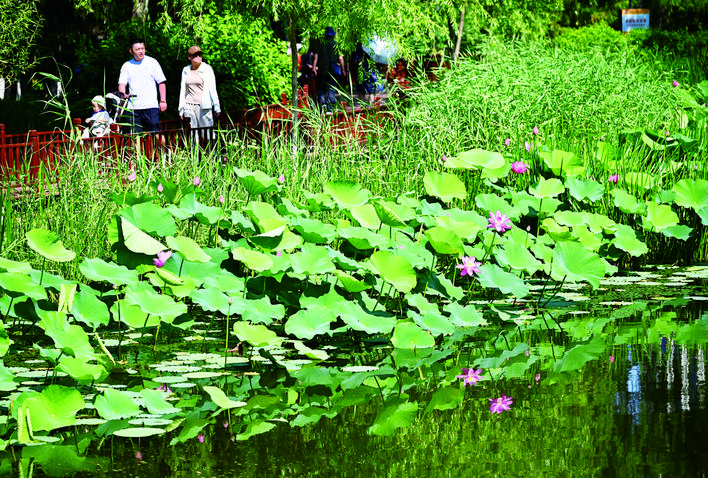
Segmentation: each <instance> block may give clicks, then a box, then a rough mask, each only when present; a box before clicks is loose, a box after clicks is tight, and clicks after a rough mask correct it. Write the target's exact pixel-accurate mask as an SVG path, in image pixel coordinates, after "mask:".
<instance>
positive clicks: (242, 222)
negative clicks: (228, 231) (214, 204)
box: [231, 211, 258, 234]
mask: <svg viewBox="0 0 708 478" xmlns="http://www.w3.org/2000/svg"><path fill="white" fill-rule="evenodd" d="M231 224H233V225H234V226H237V227H239V228H240V229H241V230H242V231H244V232H248V233H250V234H255V233H256V232H258V231H257V230H256V226H255V225H254V224H253V223H252V222H251V220H250V219H248V218H247V217H246V216H244V215H243V214H242V213H241V212H240V211H231Z"/></svg>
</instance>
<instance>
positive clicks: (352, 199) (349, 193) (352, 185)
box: [324, 180, 371, 209]
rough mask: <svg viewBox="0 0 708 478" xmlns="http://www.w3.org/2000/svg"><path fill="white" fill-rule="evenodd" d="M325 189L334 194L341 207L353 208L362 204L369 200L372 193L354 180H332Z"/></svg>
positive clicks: (333, 196)
mask: <svg viewBox="0 0 708 478" xmlns="http://www.w3.org/2000/svg"><path fill="white" fill-rule="evenodd" d="M324 191H325V192H326V193H327V194H329V195H330V196H332V199H334V201H335V202H336V203H337V205H338V206H339V208H340V209H351V208H353V207H357V206H362V205H364V204H366V203H367V202H368V201H369V197H370V196H371V193H370V192H369V191H367V190H366V189H363V188H362V187H361V185H360V184H359V183H357V182H354V181H347V180H339V181H330V182H328V183H327V184H325V186H324Z"/></svg>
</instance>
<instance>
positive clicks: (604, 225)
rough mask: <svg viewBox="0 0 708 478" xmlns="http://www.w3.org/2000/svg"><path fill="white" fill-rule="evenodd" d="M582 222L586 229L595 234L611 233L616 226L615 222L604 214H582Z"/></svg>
mask: <svg viewBox="0 0 708 478" xmlns="http://www.w3.org/2000/svg"><path fill="white" fill-rule="evenodd" d="M583 220H584V223H585V224H586V225H587V226H588V228H590V230H591V231H592V232H594V233H596V234H601V233H604V232H608V233H609V232H613V231H614V230H615V226H616V225H617V223H616V222H615V221H613V220H612V219H610V218H609V217H607V216H605V215H604V214H596V213H591V212H587V211H585V212H583Z"/></svg>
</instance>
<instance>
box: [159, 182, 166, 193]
mask: <svg viewBox="0 0 708 478" xmlns="http://www.w3.org/2000/svg"><path fill="white" fill-rule="evenodd" d="M164 190H165V188H163V187H162V183H160V184H158V185H157V192H158V193H161V192H162V191H164Z"/></svg>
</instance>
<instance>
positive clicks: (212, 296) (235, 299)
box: [189, 286, 246, 316]
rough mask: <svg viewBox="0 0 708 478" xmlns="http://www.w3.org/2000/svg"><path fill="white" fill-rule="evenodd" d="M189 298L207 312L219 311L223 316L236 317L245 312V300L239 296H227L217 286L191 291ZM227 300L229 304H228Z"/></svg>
mask: <svg viewBox="0 0 708 478" xmlns="http://www.w3.org/2000/svg"><path fill="white" fill-rule="evenodd" d="M189 297H190V298H191V299H192V300H193V301H194V302H195V303H196V304H199V305H200V306H201V307H202V309H204V310H205V311H209V312H214V311H217V310H218V311H219V312H221V313H222V314H224V315H229V314H231V315H232V316H233V315H238V314H241V313H242V312H244V311H245V310H246V299H243V298H242V297H241V296H240V295H238V296H228V295H227V294H224V293H223V292H222V291H221V288H219V287H217V286H207V287H204V288H203V289H197V290H194V291H192V293H191V294H190V295H189ZM229 300H231V303H230V304H229Z"/></svg>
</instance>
